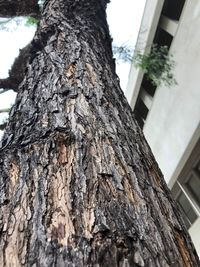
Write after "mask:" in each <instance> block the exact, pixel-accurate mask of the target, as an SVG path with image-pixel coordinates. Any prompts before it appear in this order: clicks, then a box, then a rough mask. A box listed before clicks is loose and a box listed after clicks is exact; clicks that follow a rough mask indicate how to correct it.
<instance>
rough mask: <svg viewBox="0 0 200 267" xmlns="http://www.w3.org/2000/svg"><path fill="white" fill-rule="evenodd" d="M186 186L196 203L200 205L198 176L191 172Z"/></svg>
mask: <svg viewBox="0 0 200 267" xmlns="http://www.w3.org/2000/svg"><path fill="white" fill-rule="evenodd" d="M186 186H187V188H188V190H189V192H190V193H191V195H192V197H193V198H194V200H195V201H196V203H197V205H198V206H199V207H200V177H198V176H197V175H194V174H192V175H191V176H190V178H189V180H188V181H187V183H186Z"/></svg>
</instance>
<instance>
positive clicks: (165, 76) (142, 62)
mask: <svg viewBox="0 0 200 267" xmlns="http://www.w3.org/2000/svg"><path fill="white" fill-rule="evenodd" d="M133 63H134V65H135V66H136V67H137V68H141V69H142V70H144V72H145V73H146V76H147V79H149V80H150V81H151V82H152V84H153V85H155V86H160V85H165V86H168V87H170V86H173V85H176V84H177V82H176V80H175V78H174V75H173V68H174V65H175V62H174V60H173V59H172V55H170V54H169V50H168V47H167V46H158V45H156V44H154V45H153V46H152V48H151V51H150V52H149V53H148V54H142V53H141V52H140V51H137V52H136V53H135V55H134V57H133Z"/></svg>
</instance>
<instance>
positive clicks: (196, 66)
mask: <svg viewBox="0 0 200 267" xmlns="http://www.w3.org/2000/svg"><path fill="white" fill-rule="evenodd" d="M199 29H200V1H199V0H147V2H146V7H145V11H144V15H143V19H142V23H141V28H140V33H139V36H138V40H137V45H136V50H137V49H139V50H143V51H144V52H148V51H149V50H150V47H151V45H152V43H157V44H158V45H167V46H168V47H169V51H170V54H172V55H173V59H174V61H175V63H176V65H175V69H174V76H175V79H176V81H177V83H178V85H176V86H173V87H171V88H167V87H165V86H160V87H159V88H156V87H155V86H153V85H152V84H151V83H150V82H149V80H147V78H146V76H145V75H144V73H143V71H142V70H140V69H136V68H135V67H134V65H132V67H131V70H130V74H129V81H128V86H127V90H126V97H127V99H128V101H129V103H130V105H131V107H132V108H133V110H134V113H135V116H136V119H137V121H138V123H139V125H140V126H141V127H142V128H143V131H144V134H145V136H146V139H147V141H148V143H149V144H150V146H151V148H152V151H153V153H154V155H155V158H156V160H157V161H158V163H159V165H160V168H161V170H162V172H163V174H164V176H165V179H166V181H167V183H168V185H169V187H170V189H171V190H172V194H173V196H174V198H176V200H177V201H178V203H179V205H180V207H181V210H182V212H183V216H184V220H185V223H186V226H187V228H188V230H189V233H190V235H191V237H192V240H193V242H194V245H195V247H196V249H197V252H198V254H199V255H200V88H199V87H200V33H199Z"/></svg>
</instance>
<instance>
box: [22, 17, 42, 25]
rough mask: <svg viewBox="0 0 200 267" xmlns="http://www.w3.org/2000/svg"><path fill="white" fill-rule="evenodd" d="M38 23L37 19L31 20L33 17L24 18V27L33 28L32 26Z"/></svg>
mask: <svg viewBox="0 0 200 267" xmlns="http://www.w3.org/2000/svg"><path fill="white" fill-rule="evenodd" d="M38 22H39V20H38V19H36V18H33V17H27V18H26V24H25V25H26V26H34V25H37V24H38Z"/></svg>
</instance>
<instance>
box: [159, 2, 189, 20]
mask: <svg viewBox="0 0 200 267" xmlns="http://www.w3.org/2000/svg"><path fill="white" fill-rule="evenodd" d="M184 4H185V0H166V1H165V2H164V6H163V10H162V14H163V15H165V16H166V17H169V18H170V19H174V20H179V19H180V16H181V13H182V10H183V7H184Z"/></svg>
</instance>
